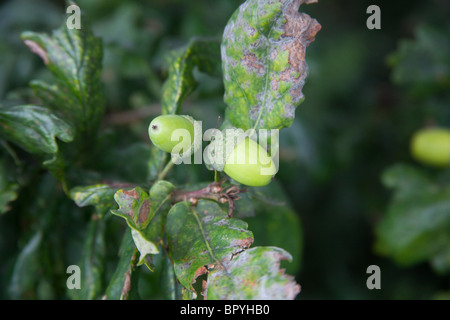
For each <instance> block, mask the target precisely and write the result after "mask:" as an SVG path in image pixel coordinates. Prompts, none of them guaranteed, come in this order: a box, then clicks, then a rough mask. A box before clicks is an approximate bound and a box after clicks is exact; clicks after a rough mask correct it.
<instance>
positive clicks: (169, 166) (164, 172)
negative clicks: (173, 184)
mask: <svg viewBox="0 0 450 320" xmlns="http://www.w3.org/2000/svg"><path fill="white" fill-rule="evenodd" d="M174 164H175V163H174V162H173V161H172V159H170V160H169V162H167V164H166V166H165V167H164V169H163V170H162V171H161V172H160V173H159V174H158V177H157V179H156V181H160V180H163V179H164V178H165V177H166V175H167V174H168V173H169V171H170V169H172V167H173V165H174Z"/></svg>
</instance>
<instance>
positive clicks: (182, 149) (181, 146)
mask: <svg viewBox="0 0 450 320" xmlns="http://www.w3.org/2000/svg"><path fill="white" fill-rule="evenodd" d="M196 131H199V132H201V124H199V123H198V122H197V121H194V119H193V118H192V117H190V116H186V115H175V114H167V115H160V116H158V117H156V118H155V119H153V120H152V122H151V123H150V125H149V126H148V135H149V137H150V140H151V141H152V143H153V144H154V145H155V146H156V147H157V148H159V149H161V150H163V151H166V152H169V153H171V154H172V159H174V158H175V159H178V160H180V159H182V158H186V157H189V156H190V155H191V154H193V153H194V152H195V151H196V150H197V148H199V147H200V146H201V143H202V141H201V139H198V138H196V136H195V133H196Z"/></svg>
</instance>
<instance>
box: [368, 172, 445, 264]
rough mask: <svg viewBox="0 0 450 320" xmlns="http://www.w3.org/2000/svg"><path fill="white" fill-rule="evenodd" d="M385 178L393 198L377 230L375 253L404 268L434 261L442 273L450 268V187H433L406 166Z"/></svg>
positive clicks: (434, 185)
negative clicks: (449, 250) (391, 259)
mask: <svg viewBox="0 0 450 320" xmlns="http://www.w3.org/2000/svg"><path fill="white" fill-rule="evenodd" d="M384 177H385V179H384V180H385V181H387V182H388V183H389V186H393V187H394V195H393V198H392V200H391V202H390V204H389V207H388V208H387V213H386V216H385V217H383V219H382V220H381V222H380V223H379V225H378V226H377V228H376V235H377V239H376V244H375V246H376V250H377V251H378V252H379V253H381V254H384V255H387V256H390V257H393V258H394V259H395V260H396V261H397V262H398V263H399V264H402V265H412V264H415V263H418V262H423V261H426V260H432V259H434V261H435V263H436V266H439V269H440V270H444V269H445V268H447V269H448V268H449V267H450V265H447V266H446V267H445V266H444V265H443V263H447V262H448V247H449V245H450V186H441V185H437V184H433V183H431V182H430V181H429V180H427V179H426V178H425V175H424V173H421V171H420V170H419V169H414V168H413V167H407V166H395V167H393V168H391V169H388V170H387V172H386V173H385V174H384Z"/></svg>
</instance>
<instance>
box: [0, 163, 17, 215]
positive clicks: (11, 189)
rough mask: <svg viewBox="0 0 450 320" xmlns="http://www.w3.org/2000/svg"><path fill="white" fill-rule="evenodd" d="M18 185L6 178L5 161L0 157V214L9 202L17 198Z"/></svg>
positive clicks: (7, 206)
mask: <svg viewBox="0 0 450 320" xmlns="http://www.w3.org/2000/svg"><path fill="white" fill-rule="evenodd" d="M17 189H19V185H18V184H17V183H15V182H13V181H11V180H10V179H8V174H7V167H6V166H5V161H3V159H1V158H0V214H2V213H5V212H7V211H8V210H9V203H10V202H11V201H14V200H16V199H17Z"/></svg>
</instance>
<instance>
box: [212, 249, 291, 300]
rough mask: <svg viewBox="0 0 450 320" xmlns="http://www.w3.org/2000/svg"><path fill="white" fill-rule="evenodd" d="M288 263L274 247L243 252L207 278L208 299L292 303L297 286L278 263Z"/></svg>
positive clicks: (283, 255)
mask: <svg viewBox="0 0 450 320" xmlns="http://www.w3.org/2000/svg"><path fill="white" fill-rule="evenodd" d="M291 259H292V257H291V256H290V254H289V253H287V252H286V251H284V250H283V249H280V248H276V247H255V248H251V249H248V250H245V251H243V252H241V253H239V254H237V255H236V256H235V257H233V259H230V260H227V261H224V262H223V265H222V266H221V267H219V268H217V269H216V270H214V271H212V272H210V273H209V274H208V288H207V290H208V299H214V300H217V299H219V300H249V299H253V300H292V299H294V298H295V297H296V296H297V294H298V293H299V292H300V285H298V284H297V283H296V282H295V281H294V277H292V276H289V275H286V274H285V273H284V271H283V270H281V269H280V260H289V261H290V260H291Z"/></svg>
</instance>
